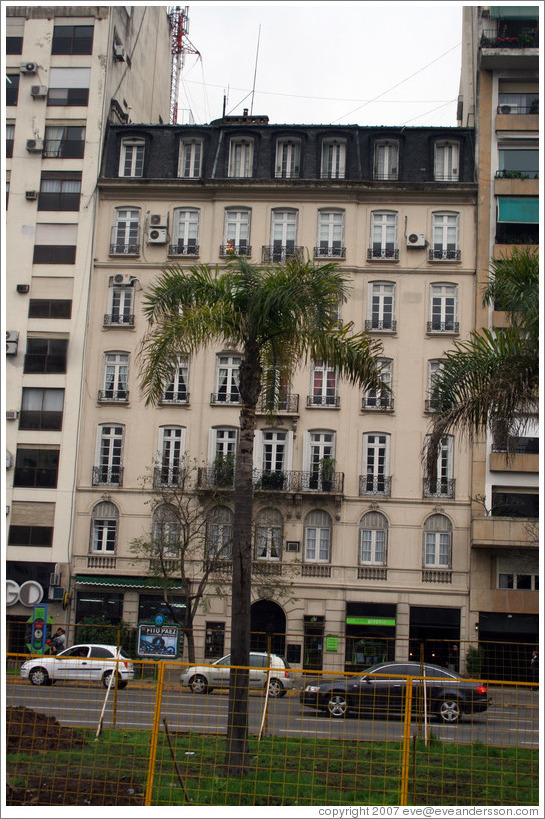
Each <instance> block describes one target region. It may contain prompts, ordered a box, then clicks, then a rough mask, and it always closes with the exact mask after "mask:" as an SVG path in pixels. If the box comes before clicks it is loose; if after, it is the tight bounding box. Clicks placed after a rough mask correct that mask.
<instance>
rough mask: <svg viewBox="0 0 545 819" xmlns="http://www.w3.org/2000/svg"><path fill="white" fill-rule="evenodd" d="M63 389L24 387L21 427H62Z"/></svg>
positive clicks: (56, 428) (49, 428) (48, 428)
mask: <svg viewBox="0 0 545 819" xmlns="http://www.w3.org/2000/svg"><path fill="white" fill-rule="evenodd" d="M63 407H64V390H63V389H45V388H40V387H23V396H22V401H21V415H20V417H19V429H47V430H59V429H62V414H63Z"/></svg>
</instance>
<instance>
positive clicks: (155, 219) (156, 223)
mask: <svg viewBox="0 0 545 819" xmlns="http://www.w3.org/2000/svg"><path fill="white" fill-rule="evenodd" d="M149 223H150V225H151V226H152V227H164V228H166V227H167V225H168V217H167V216H163V214H162V213H152V214H151V215H150V218H149Z"/></svg>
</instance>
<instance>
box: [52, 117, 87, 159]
mask: <svg viewBox="0 0 545 819" xmlns="http://www.w3.org/2000/svg"><path fill="white" fill-rule="evenodd" d="M84 153H85V126H83V125H46V128H45V137H44V154H43V155H44V157H47V158H48V159H61V158H63V159H82V158H83V156H84Z"/></svg>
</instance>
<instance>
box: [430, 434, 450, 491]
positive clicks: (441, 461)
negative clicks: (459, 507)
mask: <svg viewBox="0 0 545 819" xmlns="http://www.w3.org/2000/svg"><path fill="white" fill-rule="evenodd" d="M428 440H429V438H428V436H426V449H427V448H428ZM453 480H454V436H453V435H444V436H443V438H441V441H440V442H439V446H438V450H437V483H436V484H435V486H433V487H432V486H431V484H430V482H429V478H428V475H427V473H426V486H427V489H428V492H427V494H428V495H429V497H440V498H448V497H453V492H452V491H451V488H450V487H451V483H452V481H453Z"/></svg>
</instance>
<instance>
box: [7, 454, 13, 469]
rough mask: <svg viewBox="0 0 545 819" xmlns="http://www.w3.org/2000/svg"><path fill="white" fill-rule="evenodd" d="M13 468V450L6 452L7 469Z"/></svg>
mask: <svg viewBox="0 0 545 819" xmlns="http://www.w3.org/2000/svg"><path fill="white" fill-rule="evenodd" d="M12 468H13V455H12V454H11V452H6V469H12Z"/></svg>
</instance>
